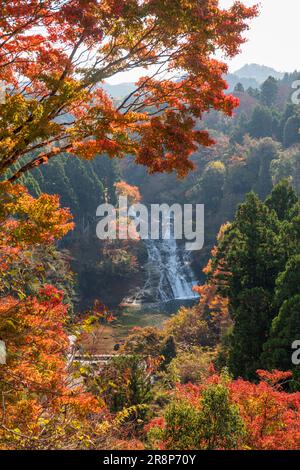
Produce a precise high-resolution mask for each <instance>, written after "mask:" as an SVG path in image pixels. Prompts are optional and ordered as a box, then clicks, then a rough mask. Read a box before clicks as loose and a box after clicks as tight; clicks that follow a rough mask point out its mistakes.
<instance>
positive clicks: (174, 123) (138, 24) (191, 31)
mask: <svg viewBox="0 0 300 470" xmlns="http://www.w3.org/2000/svg"><path fill="white" fill-rule="evenodd" d="M0 9H1V18H0V80H2V82H3V83H4V85H5V87H6V100H5V103H3V104H1V105H0V172H1V174H5V173H6V171H7V169H9V168H12V167H13V168H14V170H13V171H12V172H11V174H10V177H11V178H12V180H14V179H16V178H18V177H19V176H20V175H21V174H22V173H24V172H25V171H27V170H30V169H31V168H34V167H35V166H38V165H40V164H42V163H46V162H47V161H48V159H49V158H51V157H53V156H55V155H56V154H58V153H60V152H62V151H63V152H65V153H66V154H73V155H74V154H75V155H78V156H80V157H83V158H87V159H90V158H93V157H94V155H96V154H101V153H106V154H108V155H110V156H111V157H122V156H124V155H125V154H132V155H134V157H135V159H136V161H137V163H140V164H143V165H146V166H147V167H148V168H149V170H150V172H155V171H172V170H176V171H177V172H178V174H179V175H180V176H183V175H185V174H186V173H187V171H189V170H190V169H192V167H193V165H192V163H191V162H190V161H189V156H190V155H191V153H193V152H194V151H195V150H196V149H197V148H198V146H199V145H205V146H208V145H211V144H212V143H213V140H212V139H211V138H210V136H209V135H208V133H207V132H206V131H204V130H198V129H197V127H195V124H196V122H197V120H198V119H201V116H202V115H203V113H204V112H205V111H208V110H209V109H216V110H220V111H222V112H224V113H225V114H227V115H231V114H232V112H233V109H234V108H235V106H237V104H238V101H237V99H235V98H234V97H232V96H230V95H226V94H225V93H224V91H225V90H226V88H227V85H226V82H225V81H224V79H223V75H224V74H225V73H226V71H227V66H226V65H225V63H223V62H222V61H219V60H217V59H216V58H215V57H216V52H221V53H222V54H223V56H224V57H225V58H230V57H232V56H234V55H235V54H237V53H238V51H239V48H240V45H241V44H242V43H243V41H244V40H243V36H242V34H243V31H244V30H245V29H247V27H248V26H247V21H248V20H249V19H251V18H253V17H254V16H255V15H256V14H257V9H256V8H255V7H253V8H247V7H245V6H244V5H243V4H242V3H241V2H235V3H234V5H233V6H232V7H231V8H230V9H228V10H225V9H221V8H220V7H219V2H218V0H126V1H125V0H101V1H97V0H8V1H3V0H0ZM137 67H142V68H144V69H146V72H145V77H143V78H140V79H139V80H138V81H137V83H136V88H135V91H134V92H133V93H131V94H130V95H129V96H128V97H126V98H125V99H124V100H123V101H120V100H119V101H118V102H117V103H116V102H113V101H112V100H111V99H110V98H109V96H108V95H107V94H106V93H105V91H104V90H103V87H102V85H103V82H104V81H105V80H107V79H108V78H110V77H112V76H114V75H115V74H117V73H119V72H128V71H131V70H134V69H136V68H137ZM20 159H21V162H20ZM16 162H20V163H19V164H18V165H17V167H18V171H17V170H15V168H16V166H15V165H14V164H16ZM24 162H25V163H24Z"/></svg>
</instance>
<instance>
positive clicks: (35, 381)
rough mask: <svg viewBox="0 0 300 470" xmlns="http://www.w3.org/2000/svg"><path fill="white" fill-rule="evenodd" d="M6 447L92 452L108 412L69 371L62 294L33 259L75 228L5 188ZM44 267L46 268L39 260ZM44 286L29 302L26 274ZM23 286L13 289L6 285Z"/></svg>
mask: <svg viewBox="0 0 300 470" xmlns="http://www.w3.org/2000/svg"><path fill="white" fill-rule="evenodd" d="M0 226H1V231H0V269H1V283H0V290H1V294H2V295H1V299H0V339H1V340H2V341H4V343H5V348H6V364H2V365H1V366H0V396H1V407H0V448H2V449H22V448H26V449H39V448H43V449H47V448H49V449H52V448H77V447H78V446H81V447H92V446H93V442H94V441H93V440H92V437H93V439H96V438H97V439H99V436H100V435H101V432H102V431H101V425H102V424H101V423H102V420H103V414H105V408H104V405H103V403H102V402H101V400H98V399H97V398H96V397H94V396H93V395H91V394H89V393H87V392H86V391H85V390H84V387H83V384H82V381H81V380H80V379H79V378H77V379H76V378H74V377H73V375H72V368H71V364H68V357H67V355H68V351H69V339H68V335H67V329H66V328H67V325H68V322H69V318H68V305H67V304H66V303H65V302H64V298H63V293H62V292H61V291H59V290H58V289H56V288H55V287H53V286H51V285H49V284H47V283H44V284H42V279H43V277H41V278H40V279H39V278H38V275H39V273H38V272H37V273H36V272H35V271H36V269H40V268H41V266H40V267H39V268H37V265H36V264H35V263H34V261H33V260H32V258H31V255H32V254H33V250H34V249H35V248H36V247H37V246H40V247H46V246H47V245H49V244H53V242H54V241H55V240H57V239H58V238H61V237H62V236H63V235H64V234H66V233H67V232H68V230H69V229H70V228H72V227H73V224H72V223H71V221H70V213H69V211H68V210H65V209H61V208H60V206H59V200H58V198H57V197H56V196H48V195H45V194H43V195H41V196H40V197H39V198H37V199H34V198H33V197H31V196H30V195H29V194H28V192H27V190H26V189H25V188H24V187H22V186H19V185H17V186H13V185H11V184H9V183H1V184H0ZM41 263H42V261H41ZM26 270H29V272H30V280H32V281H34V279H35V278H36V280H37V281H38V284H39V285H40V287H39V289H38V292H37V294H36V295H28V293H27V286H26V282H25V283H24V285H23V282H22V279H23V276H24V272H25V271H26ZM8 275H10V276H11V278H10V279H13V278H16V277H18V278H19V279H20V282H19V283H17V285H16V286H14V285H7V282H6V279H7V276H8Z"/></svg>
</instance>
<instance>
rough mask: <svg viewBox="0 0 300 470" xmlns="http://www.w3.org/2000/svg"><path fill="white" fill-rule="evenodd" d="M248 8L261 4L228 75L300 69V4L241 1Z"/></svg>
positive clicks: (226, 1) (135, 74) (124, 78)
mask: <svg viewBox="0 0 300 470" xmlns="http://www.w3.org/2000/svg"><path fill="white" fill-rule="evenodd" d="M232 3H233V0H220V6H222V7H224V8H227V7H229V6H230V5H232ZM243 3H244V4H245V5H247V6H252V5H255V4H257V3H260V15H259V17H258V18H256V19H254V20H252V21H251V22H250V30H249V31H247V32H246V35H245V36H246V38H247V40H248V42H247V43H246V44H244V45H243V47H242V51H241V53H240V54H239V55H238V56H237V57H235V58H234V59H233V60H232V61H231V62H230V63H229V65H230V71H231V72H234V71H235V70H237V69H239V68H240V67H242V66H243V65H244V64H247V63H248V64H250V63H257V64H261V65H267V66H269V67H273V68H275V69H276V70H278V71H279V72H292V71H294V70H296V69H298V70H299V69H300V53H299V52H298V47H297V46H298V41H299V40H300V0H284V1H283V2H282V1H281V0H256V1H255V0H243ZM141 75H145V71H141V70H140V71H131V72H128V73H124V74H119V75H116V76H115V77H113V78H111V79H110V80H108V82H109V83H111V84H115V83H121V82H134V81H136V80H137V79H138V78H139V76H141Z"/></svg>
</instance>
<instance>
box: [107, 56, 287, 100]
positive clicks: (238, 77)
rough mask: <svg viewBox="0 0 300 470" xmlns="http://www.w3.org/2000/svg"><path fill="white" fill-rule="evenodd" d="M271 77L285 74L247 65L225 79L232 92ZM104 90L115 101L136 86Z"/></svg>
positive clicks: (281, 76) (252, 85) (130, 85)
mask: <svg viewBox="0 0 300 470" xmlns="http://www.w3.org/2000/svg"><path fill="white" fill-rule="evenodd" d="M270 75H271V76H272V77H274V78H276V79H281V78H283V76H284V73H282V72H278V71H277V70H275V69H273V68H272V67H267V66H266V65H259V64H246V65H244V66H243V67H242V68H240V69H239V70H237V71H236V72H234V73H229V74H228V75H227V76H226V77H225V78H226V81H227V83H228V86H229V91H230V92H231V91H233V89H234V87H235V85H236V84H237V83H239V82H240V83H242V85H243V86H244V88H245V89H247V88H249V87H252V88H259V87H260V85H261V84H262V83H263V82H264V81H265V80H266V79H267V78H268V77H269V76H270ZM103 88H104V90H105V91H106V92H107V93H108V94H109V95H110V96H111V97H112V98H113V99H121V98H124V97H125V96H128V95H129V94H130V93H132V92H133V91H134V89H135V85H134V83H133V82H124V83H118V84H117V85H110V84H109V83H105V84H104V85H103Z"/></svg>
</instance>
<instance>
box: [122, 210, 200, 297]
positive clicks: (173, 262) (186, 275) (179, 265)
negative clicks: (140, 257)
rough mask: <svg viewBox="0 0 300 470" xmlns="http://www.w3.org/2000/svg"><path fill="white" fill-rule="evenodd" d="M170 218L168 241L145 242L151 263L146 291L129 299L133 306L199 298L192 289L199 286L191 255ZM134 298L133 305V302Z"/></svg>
mask: <svg viewBox="0 0 300 470" xmlns="http://www.w3.org/2000/svg"><path fill="white" fill-rule="evenodd" d="M172 228H173V221H172V220H171V219H170V221H169V226H168V236H167V237H166V238H167V239H163V238H160V239H159V240H153V239H151V237H149V239H148V240H144V243H145V244H146V248H147V254H148V261H147V263H146V265H145V271H146V282H145V285H144V287H143V288H142V289H140V290H139V291H138V292H136V293H135V294H134V295H132V296H131V297H130V298H127V302H128V303H131V304H140V303H148V302H149V303H153V302H168V301H170V300H176V299H178V300H179V299H182V300H187V299H195V298H197V297H198V294H196V293H195V292H194V291H193V290H192V288H193V286H194V285H195V284H196V283H197V281H196V280H195V275H194V273H193V270H192V268H191V254H190V252H187V251H186V250H185V248H184V246H185V245H184V243H182V244H181V245H180V244H179V243H178V242H177V240H175V238H174V234H173V230H172ZM129 299H130V302H129Z"/></svg>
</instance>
